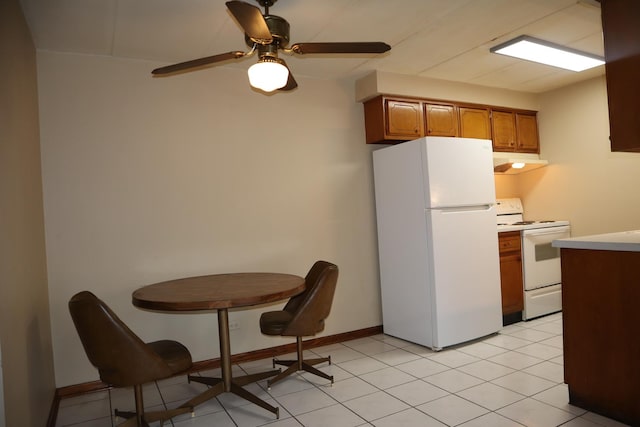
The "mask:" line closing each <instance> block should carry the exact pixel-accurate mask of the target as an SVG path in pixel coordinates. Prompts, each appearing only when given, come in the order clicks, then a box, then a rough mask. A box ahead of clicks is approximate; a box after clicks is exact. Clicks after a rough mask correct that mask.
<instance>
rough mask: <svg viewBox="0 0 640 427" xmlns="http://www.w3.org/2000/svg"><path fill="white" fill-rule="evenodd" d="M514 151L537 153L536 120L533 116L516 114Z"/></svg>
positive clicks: (538, 149)
mask: <svg viewBox="0 0 640 427" xmlns="http://www.w3.org/2000/svg"><path fill="white" fill-rule="evenodd" d="M516 138H517V139H516V151H518V152H521V153H538V152H539V151H540V143H539V140H538V120H537V118H536V115H535V114H524V113H516Z"/></svg>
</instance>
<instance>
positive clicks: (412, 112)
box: [385, 99, 424, 140]
mask: <svg viewBox="0 0 640 427" xmlns="http://www.w3.org/2000/svg"><path fill="white" fill-rule="evenodd" d="M420 104H421V103H420V102H419V101H415V102H414V101H405V100H402V101H401V100H394V99H386V100H385V111H386V134H387V135H386V136H390V137H401V138H405V139H407V140H410V139H416V138H419V137H421V136H423V135H424V127H423V124H422V122H423V116H422V108H421V105H420Z"/></svg>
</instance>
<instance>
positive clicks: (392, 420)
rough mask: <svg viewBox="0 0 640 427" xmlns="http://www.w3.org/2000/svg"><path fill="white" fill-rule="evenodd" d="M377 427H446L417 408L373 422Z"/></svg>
mask: <svg viewBox="0 0 640 427" xmlns="http://www.w3.org/2000/svg"><path fill="white" fill-rule="evenodd" d="M372 424H373V425H374V426H376V427H400V426H401V427H446V424H442V423H441V422H440V421H438V420H436V419H435V418H432V417H430V416H428V415H427V414H425V413H424V412H420V411H418V410H417V409H415V408H409V409H406V410H404V411H401V412H396V413H395V414H392V415H388V416H386V417H383V418H380V419H378V420H375V421H373V422H372Z"/></svg>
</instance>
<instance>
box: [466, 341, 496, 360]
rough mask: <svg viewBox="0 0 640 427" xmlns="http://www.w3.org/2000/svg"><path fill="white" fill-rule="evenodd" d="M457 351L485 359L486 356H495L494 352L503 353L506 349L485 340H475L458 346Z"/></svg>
mask: <svg viewBox="0 0 640 427" xmlns="http://www.w3.org/2000/svg"><path fill="white" fill-rule="evenodd" d="M458 351H461V352H463V353H466V354H470V355H471V356H475V357H478V358H480V359H486V358H487V357H491V356H495V355H496V354H500V353H504V352H506V351H507V350H506V349H505V348H503V347H498V346H495V345H492V344H487V343H485V342H477V343H473V344H470V345H466V346H463V347H459V348H458Z"/></svg>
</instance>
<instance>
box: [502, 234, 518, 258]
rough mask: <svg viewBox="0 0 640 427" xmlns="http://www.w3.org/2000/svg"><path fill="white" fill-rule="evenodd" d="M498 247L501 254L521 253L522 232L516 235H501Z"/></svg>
mask: <svg viewBox="0 0 640 427" xmlns="http://www.w3.org/2000/svg"><path fill="white" fill-rule="evenodd" d="M498 245H499V248H500V253H505V252H514V251H517V252H520V232H519V231H516V232H514V234H512V233H501V234H500V235H499V238H498Z"/></svg>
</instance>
